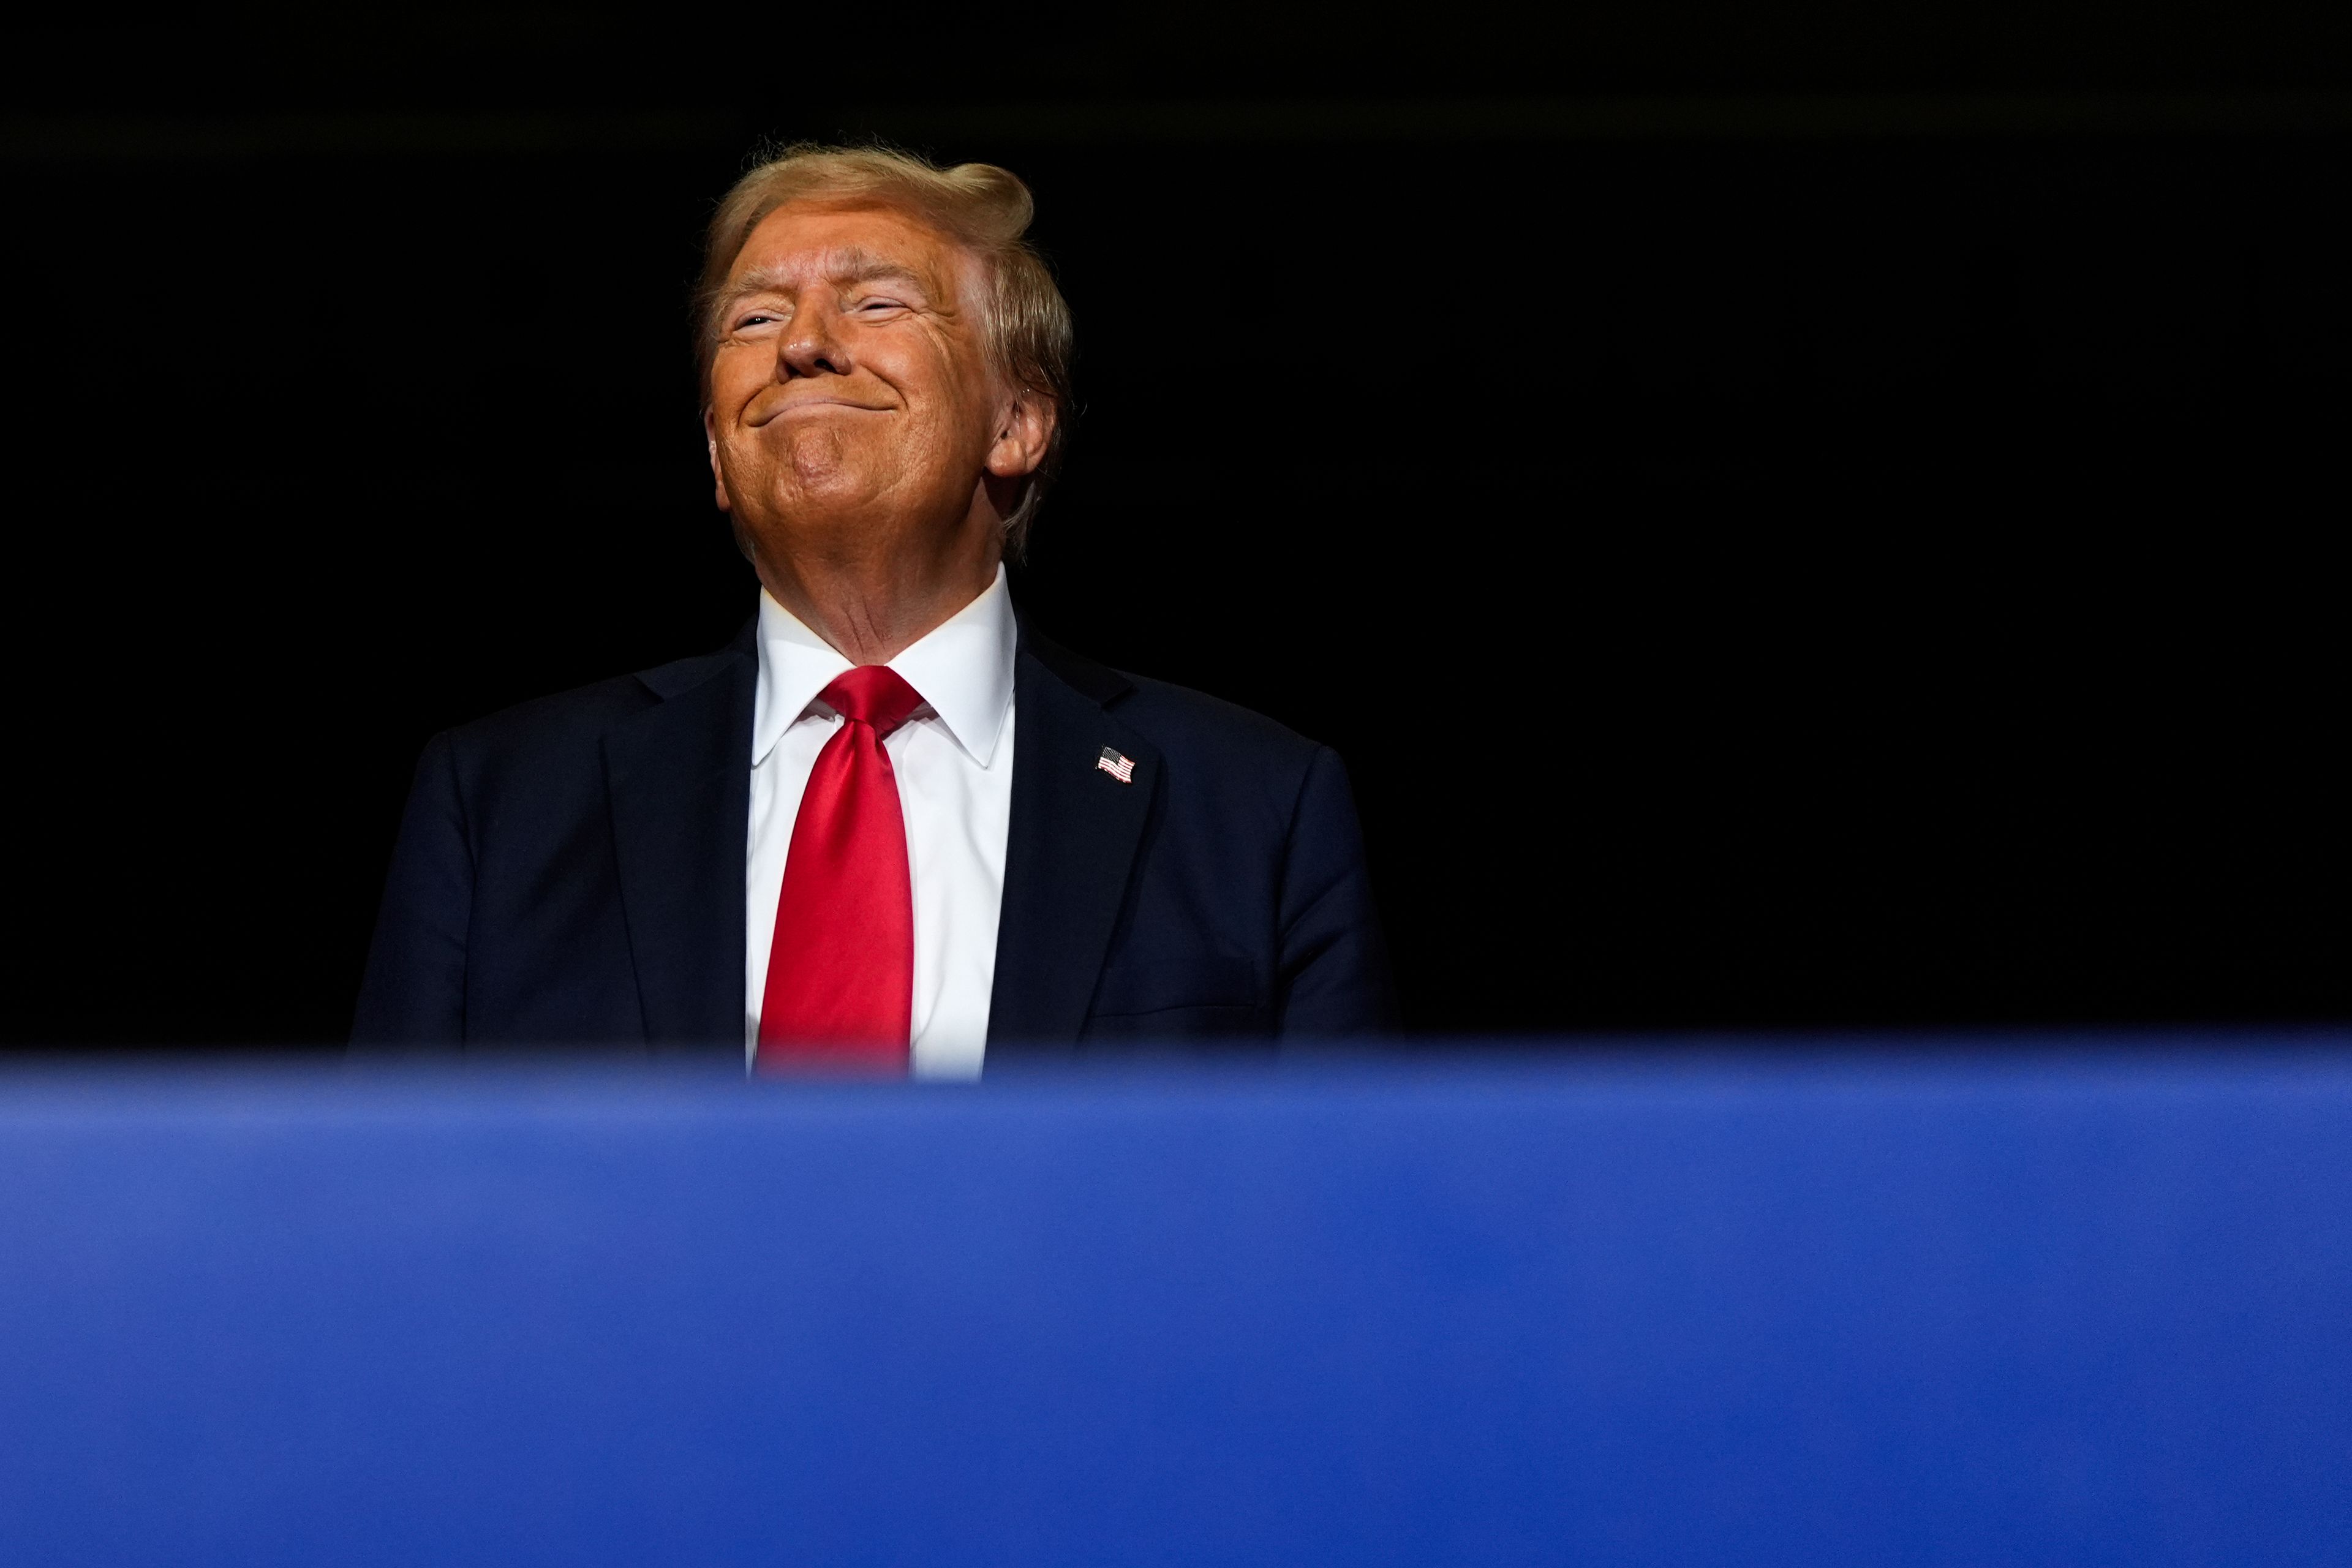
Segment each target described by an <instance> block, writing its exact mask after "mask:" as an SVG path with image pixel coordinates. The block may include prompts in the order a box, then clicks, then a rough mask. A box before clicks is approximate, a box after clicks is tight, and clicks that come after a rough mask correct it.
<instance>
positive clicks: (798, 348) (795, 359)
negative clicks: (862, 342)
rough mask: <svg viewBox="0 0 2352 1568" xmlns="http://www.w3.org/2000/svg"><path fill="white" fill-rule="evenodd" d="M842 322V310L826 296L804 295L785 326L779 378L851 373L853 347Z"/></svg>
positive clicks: (779, 352) (782, 379)
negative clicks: (842, 332) (845, 337)
mask: <svg viewBox="0 0 2352 1568" xmlns="http://www.w3.org/2000/svg"><path fill="white" fill-rule="evenodd" d="M812 293H814V290H812ZM840 325H841V315H840V312H839V311H838V310H835V307H834V302H833V301H832V300H828V299H825V298H823V297H822V296H818V297H816V298H803V300H801V301H800V304H799V308H798V309H796V310H793V320H792V324H791V325H790V326H788V327H787V328H785V329H784V334H783V340H782V343H781V345H780V346H779V347H778V348H777V351H776V379H777V380H778V381H791V380H793V379H794V378H796V377H799V376H803V375H846V374H849V368H850V358H849V349H848V347H847V345H845V343H843V342H842V341H841V337H840V332H839V328H840Z"/></svg>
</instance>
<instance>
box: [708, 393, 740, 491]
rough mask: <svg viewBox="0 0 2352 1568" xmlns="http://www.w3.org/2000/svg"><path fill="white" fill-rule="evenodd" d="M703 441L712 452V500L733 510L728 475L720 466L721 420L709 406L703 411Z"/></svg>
mask: <svg viewBox="0 0 2352 1568" xmlns="http://www.w3.org/2000/svg"><path fill="white" fill-rule="evenodd" d="M702 441H703V445H704V446H705V447H708V448H709V452H710V489H711V491H712V494H711V500H713V501H715V502H717V503H718V506H719V510H720V511H724V512H732V511H733V510H735V503H734V501H733V500H731V499H730V498H729V496H728V494H727V475H726V473H725V471H724V470H722V469H721V468H719V421H718V420H717V419H715V418H713V417H712V416H711V413H710V410H709V409H708V408H705V409H704V410H703V411H702Z"/></svg>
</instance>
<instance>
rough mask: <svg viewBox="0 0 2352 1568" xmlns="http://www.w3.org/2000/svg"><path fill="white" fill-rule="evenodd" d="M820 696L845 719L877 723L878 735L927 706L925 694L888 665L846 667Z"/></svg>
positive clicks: (875, 727)
mask: <svg viewBox="0 0 2352 1568" xmlns="http://www.w3.org/2000/svg"><path fill="white" fill-rule="evenodd" d="M817 698H818V700H820V701H822V702H824V705H825V706H826V707H828V708H830V709H832V710H834V711H835V712H836V713H838V714H840V715H841V716H842V717H843V718H845V719H848V720H851V721H855V722H856V723H860V724H871V725H873V726H874V732H875V733H876V734H877V735H887V734H888V733H889V732H890V731H893V730H895V729H897V728H898V726H899V725H901V724H903V723H905V722H906V721H907V715H908V714H909V713H912V712H913V711H914V710H916V709H918V708H919V707H921V706H922V705H923V699H922V695H921V694H920V693H919V692H918V691H917V690H916V689H914V688H913V687H911V686H909V685H908V684H907V682H906V679H905V678H904V677H903V676H901V675H900V674H899V673H898V671H897V670H895V669H893V668H890V667H889V666H888V665H887V664H861V665H859V666H858V667H857V668H856V669H849V670H844V671H843V672H842V673H841V674H840V675H839V676H838V677H836V678H835V680H834V683H833V684H832V685H831V686H828V687H826V688H825V689H824V690H823V691H820V692H818V693H817Z"/></svg>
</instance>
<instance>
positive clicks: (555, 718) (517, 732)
mask: <svg viewBox="0 0 2352 1568" xmlns="http://www.w3.org/2000/svg"><path fill="white" fill-rule="evenodd" d="M741 657H743V656H742V654H741V653H740V651H739V650H738V649H735V648H727V649H722V650H721V651H719V652H718V653H715V654H703V655H700V656H698V657H696V658H681V659H677V660H675V661H673V662H671V663H669V664H665V665H660V666H657V667H656V668H652V669H646V670H640V671H638V672H637V673H635V674H634V675H620V676H614V677H612V678H610V679H604V680H598V681H593V682H591V683H590V684H588V685H586V686H577V687H573V688H572V689H571V690H569V691H558V692H555V693H552V694H551V695H549V696H546V697H534V698H532V699H531V700H529V701H527V702H518V703H516V704H515V705H514V706H513V707H510V708H502V709H500V710H499V711H497V712H495V713H491V714H488V715H486V716H485V717H483V718H479V719H476V720H474V721H471V722H469V723H465V724H460V725H457V727H456V728H454V729H452V730H450V731H446V736H445V737H444V738H445V739H446V741H447V742H448V744H449V746H450V748H451V750H452V751H453V752H455V753H456V755H457V759H458V762H459V765H460V766H461V767H463V766H464V765H465V764H466V763H468V762H474V763H480V762H483V761H486V760H489V759H496V758H512V759H522V758H527V757H530V756H534V755H545V754H547V753H549V752H570V751H572V750H573V749H575V748H577V747H579V746H582V745H583V744H584V745H593V744H595V743H596V742H597V741H598V740H600V739H601V738H602V737H603V735H604V731H607V730H609V729H610V728H611V727H612V726H613V725H614V724H616V723H618V722H620V721H623V720H625V719H629V718H632V717H634V716H635V715H636V714H639V713H642V712H644V711H645V710H646V709H648V708H653V707H656V706H657V705H659V704H660V703H662V702H664V701H667V700H669V699H671V698H674V697H678V696H682V695H684V694H685V693H686V692H688V691H691V690H693V689H695V688H696V687H698V686H700V685H702V684H703V683H704V682H705V681H707V680H709V679H713V678H714V677H716V676H719V675H721V674H723V673H725V671H726V670H727V668H728V667H729V666H730V665H731V664H732V663H733V662H734V661H735V660H736V659H738V658H741Z"/></svg>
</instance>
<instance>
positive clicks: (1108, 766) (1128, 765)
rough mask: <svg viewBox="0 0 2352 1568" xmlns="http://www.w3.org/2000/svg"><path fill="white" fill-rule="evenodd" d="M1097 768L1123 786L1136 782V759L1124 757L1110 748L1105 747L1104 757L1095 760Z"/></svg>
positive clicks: (1103, 750)
mask: <svg viewBox="0 0 2352 1568" xmlns="http://www.w3.org/2000/svg"><path fill="white" fill-rule="evenodd" d="M1095 766H1096V767H1097V768H1100V769H1101V770H1102V771H1103V772H1105V773H1108V774H1109V775H1110V776H1111V777H1113V778H1115V779H1117V780H1118V782H1119V783H1121V784H1133V783H1134V782H1135V759H1134V758H1132V757H1123V756H1121V755H1119V754H1118V752H1115V751H1113V750H1112V749H1111V748H1110V747H1108V746H1105V747H1104V748H1103V749H1102V755H1101V756H1099V757H1097V758H1096V759H1095Z"/></svg>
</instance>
